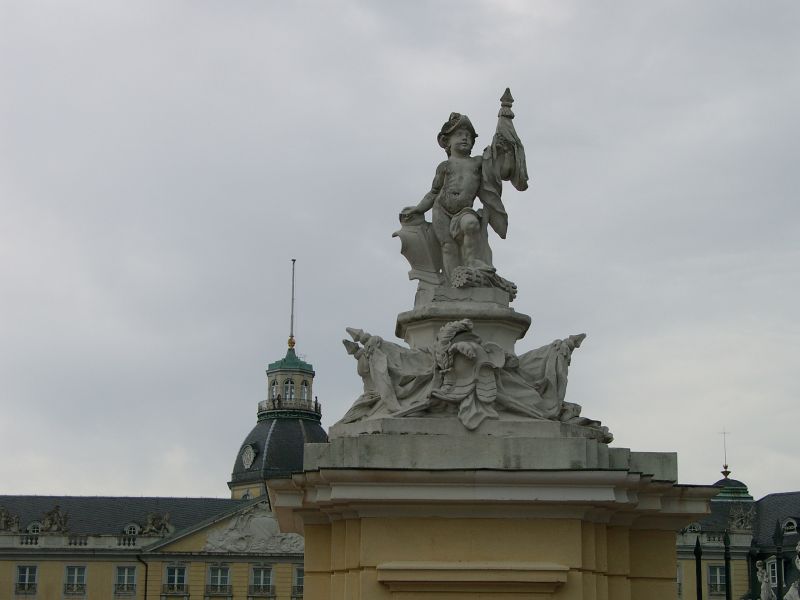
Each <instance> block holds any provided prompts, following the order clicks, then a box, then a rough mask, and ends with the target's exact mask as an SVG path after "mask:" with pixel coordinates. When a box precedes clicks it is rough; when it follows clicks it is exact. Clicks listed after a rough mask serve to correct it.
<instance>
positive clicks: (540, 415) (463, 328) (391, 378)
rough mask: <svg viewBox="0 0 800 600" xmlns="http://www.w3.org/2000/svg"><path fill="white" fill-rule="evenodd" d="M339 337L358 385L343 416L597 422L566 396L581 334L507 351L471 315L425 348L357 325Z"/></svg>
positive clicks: (469, 423) (471, 422) (475, 423)
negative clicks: (486, 337) (483, 334)
mask: <svg viewBox="0 0 800 600" xmlns="http://www.w3.org/2000/svg"><path fill="white" fill-rule="evenodd" d="M347 332H348V334H350V336H351V338H352V341H351V340H343V343H344V345H345V348H346V349H347V352H348V353H349V354H351V355H352V356H353V357H354V358H355V359H356V361H357V367H356V370H357V372H358V374H359V375H360V376H361V378H362V381H363V384H364V392H363V393H362V394H361V396H360V397H359V398H358V399H357V400H356V402H355V404H354V405H353V406H352V408H350V410H349V411H348V412H347V413H346V414H345V416H344V417H343V418H342V422H343V423H352V422H355V421H360V420H362V419H374V418H379V417H409V416H423V415H424V416H451V415H457V417H458V419H459V420H460V421H461V422H462V423H463V425H464V426H465V427H466V428H467V429H470V430H474V429H477V428H478V427H479V426H480V424H481V423H483V421H484V420H485V419H498V418H500V417H501V415H505V416H506V417H507V418H511V419H513V418H519V417H522V418H526V417H527V418H531V419H549V420H556V421H561V422H565V423H573V424H577V425H585V426H589V427H594V428H598V429H601V430H602V431H603V433H604V437H605V438H606V439H608V441H610V440H611V436H610V434H609V433H608V430H607V429H606V428H603V427H601V426H600V424H599V423H598V422H597V421H592V420H590V419H586V418H583V417H581V416H580V411H581V408H580V406H578V405H577V404H572V403H569V402H566V401H565V400H564V397H565V395H566V390H567V371H568V369H569V365H570V361H571V358H572V352H573V351H574V350H575V349H576V348H579V347H580V345H581V343H582V342H583V340H584V338H585V337H586V335H585V334H580V335H571V336H569V337H567V338H566V339H563V340H555V341H553V342H551V343H550V344H548V345H546V346H543V347H542V348H538V349H536V350H531V351H530V352H526V353H525V354H522V355H521V356H515V355H513V354H509V353H507V352H506V351H504V350H503V348H501V347H500V346H499V345H497V344H495V343H493V342H484V341H483V340H482V339H481V338H480V337H479V336H478V335H476V334H475V333H474V332H473V324H472V322H471V321H470V320H469V319H462V320H460V321H454V322H451V323H447V324H446V325H444V326H443V327H442V328H441V329H440V331H439V334H438V335H437V337H436V342H435V344H434V345H433V346H432V347H431V348H425V349H414V348H404V347H402V346H400V345H398V344H394V343H391V342H387V341H385V340H384V339H382V338H380V337H378V336H373V335H371V334H369V333H367V332H365V331H363V330H361V329H354V328H348V329H347Z"/></svg>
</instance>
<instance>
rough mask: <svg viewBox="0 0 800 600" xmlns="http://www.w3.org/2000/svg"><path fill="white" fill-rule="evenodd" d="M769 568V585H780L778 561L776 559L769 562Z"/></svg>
mask: <svg viewBox="0 0 800 600" xmlns="http://www.w3.org/2000/svg"><path fill="white" fill-rule="evenodd" d="M767 570H768V571H769V586H770V587H778V563H777V562H776V561H775V559H772V560H771V561H769V562H768V563H767Z"/></svg>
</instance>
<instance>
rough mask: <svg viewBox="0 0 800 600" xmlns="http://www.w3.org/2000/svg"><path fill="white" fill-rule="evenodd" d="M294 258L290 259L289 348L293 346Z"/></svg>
mask: <svg viewBox="0 0 800 600" xmlns="http://www.w3.org/2000/svg"><path fill="white" fill-rule="evenodd" d="M296 261H297V259H296V258H293V259H292V310H291V313H290V315H289V349H290V350H291V349H292V348H294V263H295V262H296Z"/></svg>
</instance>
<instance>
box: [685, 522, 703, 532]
mask: <svg viewBox="0 0 800 600" xmlns="http://www.w3.org/2000/svg"><path fill="white" fill-rule="evenodd" d="M699 532H700V523H690V524H689V525H688V526H687V527H686V533H699Z"/></svg>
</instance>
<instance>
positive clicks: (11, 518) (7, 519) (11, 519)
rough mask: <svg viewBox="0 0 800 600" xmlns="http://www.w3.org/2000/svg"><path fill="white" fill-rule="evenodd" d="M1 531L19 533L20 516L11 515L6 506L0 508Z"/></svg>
mask: <svg viewBox="0 0 800 600" xmlns="http://www.w3.org/2000/svg"><path fill="white" fill-rule="evenodd" d="M0 531H7V532H10V533H16V532H17V531H19V515H14V514H11V511H9V510H8V509H7V508H5V507H4V506H0Z"/></svg>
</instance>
